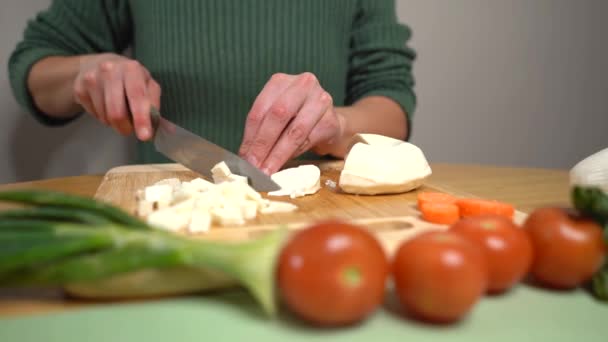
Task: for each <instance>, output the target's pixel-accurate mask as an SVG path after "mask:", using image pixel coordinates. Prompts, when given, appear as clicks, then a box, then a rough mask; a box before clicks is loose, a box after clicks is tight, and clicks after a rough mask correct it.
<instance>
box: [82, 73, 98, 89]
mask: <svg viewBox="0 0 608 342" xmlns="http://www.w3.org/2000/svg"><path fill="white" fill-rule="evenodd" d="M84 82H85V84H86V85H88V86H94V85H95V84H96V83H97V75H96V74H95V72H94V71H88V72H87V73H85V74H84Z"/></svg>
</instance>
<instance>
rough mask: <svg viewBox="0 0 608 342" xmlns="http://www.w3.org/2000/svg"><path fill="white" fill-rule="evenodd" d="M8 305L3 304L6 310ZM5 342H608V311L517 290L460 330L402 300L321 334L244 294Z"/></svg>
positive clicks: (34, 323)
mask: <svg viewBox="0 0 608 342" xmlns="http://www.w3.org/2000/svg"><path fill="white" fill-rule="evenodd" d="M0 305H1V303H0ZM0 341H1V342H29V341H32V342H33V341H35V342H55V341H57V342H70V341H90V342H95V341H112V342H119V341H182V342H187V341H197V342H200V341H435V342H436V341H463V342H464V341H517V342H522V341H552V342H558V341H580V342H591V341H604V342H605V341H608V304H602V303H600V302H597V301H596V300H595V299H594V298H592V297H591V296H590V295H589V294H588V293H587V292H585V291H584V290H576V291H568V292H555V291H548V290H544V289H539V288H535V287H532V286H529V285H524V284H521V285H518V286H517V287H516V288H514V289H513V290H512V291H510V292H508V293H507V294H504V295H501V296H493V297H484V298H483V299H482V300H481V301H480V302H479V303H478V304H477V306H476V307H475V308H474V310H473V311H472V312H471V313H470V315H469V316H467V318H466V319H465V320H463V321H461V322H460V323H458V324H453V325H430V324H424V323H420V322H417V321H414V320H412V319H409V318H407V317H406V316H405V315H403V314H402V313H401V312H400V310H399V306H398V305H396V300H395V299H394V297H393V298H387V300H386V303H385V304H384V306H383V307H382V308H381V309H379V310H378V311H377V312H376V313H374V315H373V316H371V317H370V318H369V319H368V320H366V321H364V322H363V323H361V324H357V325H355V326H350V327H346V328H339V329H319V328H313V327H310V326H308V325H305V324H303V323H302V322H301V321H299V320H297V319H294V318H293V317H292V316H290V315H289V314H288V313H286V312H285V310H282V312H281V314H280V315H279V316H278V318H276V319H270V320H269V319H267V318H265V317H264V316H263V315H262V313H261V312H260V311H259V309H258V307H257V305H256V303H255V302H253V300H252V298H251V297H250V296H249V295H248V294H247V293H246V292H244V291H242V290H239V289H234V290H228V291H223V292H220V293H215V294H213V295H201V296H191V297H180V298H171V299H159V300H151V301H145V302H137V303H120V304H104V305H95V306H92V307H84V308H78V309H75V310H68V311H62V312H55V313H45V314H37V315H34V316H20V317H11V318H4V319H1V320H0Z"/></svg>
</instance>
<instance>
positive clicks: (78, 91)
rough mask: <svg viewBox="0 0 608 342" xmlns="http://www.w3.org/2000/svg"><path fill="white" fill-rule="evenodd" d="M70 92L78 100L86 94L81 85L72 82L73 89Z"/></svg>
mask: <svg viewBox="0 0 608 342" xmlns="http://www.w3.org/2000/svg"><path fill="white" fill-rule="evenodd" d="M72 91H73V92H74V95H75V96H76V97H77V98H79V99H82V98H84V97H85V96H86V94H87V93H86V91H85V90H84V88H83V86H82V83H80V82H74V87H73V88H72Z"/></svg>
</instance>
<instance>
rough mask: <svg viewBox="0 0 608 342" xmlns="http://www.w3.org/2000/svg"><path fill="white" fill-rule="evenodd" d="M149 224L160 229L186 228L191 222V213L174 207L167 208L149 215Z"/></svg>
mask: <svg viewBox="0 0 608 342" xmlns="http://www.w3.org/2000/svg"><path fill="white" fill-rule="evenodd" d="M146 221H147V222H148V224H150V225H153V226H155V227H157V228H160V229H165V230H169V231H178V230H181V229H184V228H186V227H187V226H188V224H189V223H190V213H188V212H179V211H175V210H173V208H165V209H163V210H158V211H155V212H153V213H152V214H150V215H148V218H147V220H146Z"/></svg>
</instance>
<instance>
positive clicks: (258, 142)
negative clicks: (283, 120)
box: [251, 137, 268, 152]
mask: <svg viewBox="0 0 608 342" xmlns="http://www.w3.org/2000/svg"><path fill="white" fill-rule="evenodd" d="M266 146H268V141H267V140H266V139H264V138H261V137H259V138H256V139H253V141H252V142H251V149H252V150H253V151H254V152H259V151H260V150H263V149H264V148H266Z"/></svg>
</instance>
